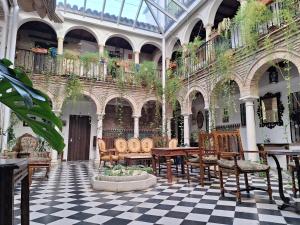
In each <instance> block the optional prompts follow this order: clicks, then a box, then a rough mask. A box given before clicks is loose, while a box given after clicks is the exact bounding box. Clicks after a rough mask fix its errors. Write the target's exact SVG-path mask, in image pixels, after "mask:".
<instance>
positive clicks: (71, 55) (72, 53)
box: [63, 50, 78, 60]
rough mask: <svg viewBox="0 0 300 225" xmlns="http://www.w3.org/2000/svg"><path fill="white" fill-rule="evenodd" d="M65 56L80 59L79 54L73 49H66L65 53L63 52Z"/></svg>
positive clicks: (70, 58)
mask: <svg viewBox="0 0 300 225" xmlns="http://www.w3.org/2000/svg"><path fill="white" fill-rule="evenodd" d="M63 57H64V58H65V59H69V60H76V59H78V55H76V54H75V53H74V52H73V51H71V50H65V51H64V54H63Z"/></svg>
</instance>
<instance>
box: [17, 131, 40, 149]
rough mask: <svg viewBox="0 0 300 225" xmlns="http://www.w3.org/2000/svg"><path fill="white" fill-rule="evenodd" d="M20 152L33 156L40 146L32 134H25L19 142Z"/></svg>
mask: <svg viewBox="0 0 300 225" xmlns="http://www.w3.org/2000/svg"><path fill="white" fill-rule="evenodd" d="M17 145H18V147H19V149H18V152H20V153H30V154H33V153H34V151H35V149H36V148H37V146H38V140H37V138H35V137H34V136H32V135H31V134H27V133H26V134H23V135H22V136H21V137H19V138H18V140H17Z"/></svg>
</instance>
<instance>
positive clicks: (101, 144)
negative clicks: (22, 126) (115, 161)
mask: <svg viewBox="0 0 300 225" xmlns="http://www.w3.org/2000/svg"><path fill="white" fill-rule="evenodd" d="M97 143H98V148H99V152H100V153H101V152H106V144H105V141H104V140H102V139H100V138H98V140H97Z"/></svg>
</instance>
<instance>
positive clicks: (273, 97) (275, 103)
mask: <svg viewBox="0 0 300 225" xmlns="http://www.w3.org/2000/svg"><path fill="white" fill-rule="evenodd" d="M280 96H281V95H280V93H279V92H278V93H275V94H272V93H267V94H265V95H264V96H263V97H260V99H259V100H258V101H259V106H258V110H257V114H258V116H259V118H260V127H268V128H270V129H272V128H274V127H275V126H282V125H283V121H282V114H283V111H284V106H283V104H282V103H281V101H280Z"/></svg>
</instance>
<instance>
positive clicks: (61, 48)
mask: <svg viewBox="0 0 300 225" xmlns="http://www.w3.org/2000/svg"><path fill="white" fill-rule="evenodd" d="M63 52H64V38H62V37H58V38H57V54H58V55H62V54H63Z"/></svg>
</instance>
